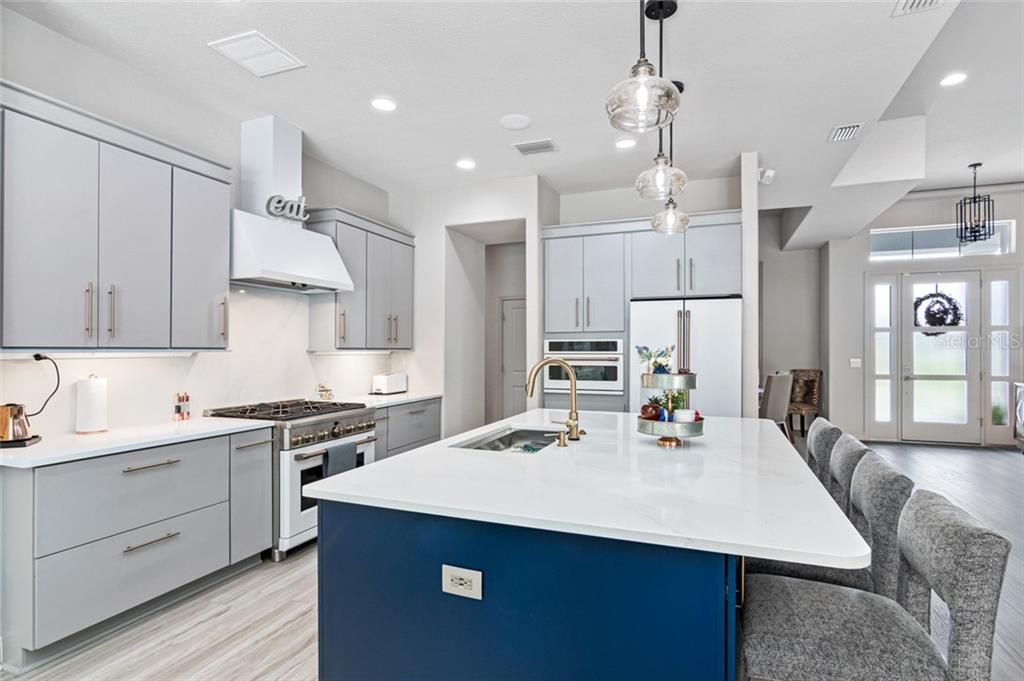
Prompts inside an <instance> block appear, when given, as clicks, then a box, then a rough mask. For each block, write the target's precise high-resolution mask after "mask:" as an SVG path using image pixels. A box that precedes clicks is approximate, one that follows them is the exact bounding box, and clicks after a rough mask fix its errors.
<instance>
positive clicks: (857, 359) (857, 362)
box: [850, 357, 861, 369]
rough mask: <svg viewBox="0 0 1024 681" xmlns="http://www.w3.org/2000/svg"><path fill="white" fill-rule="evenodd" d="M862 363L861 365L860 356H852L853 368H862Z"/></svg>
mask: <svg viewBox="0 0 1024 681" xmlns="http://www.w3.org/2000/svg"><path fill="white" fill-rule="evenodd" d="M860 365H861V361H860V357H851V358H850V368H851V369H860Z"/></svg>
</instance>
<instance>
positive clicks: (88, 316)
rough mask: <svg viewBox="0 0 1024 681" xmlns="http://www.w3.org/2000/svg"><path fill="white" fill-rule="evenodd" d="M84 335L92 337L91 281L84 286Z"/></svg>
mask: <svg viewBox="0 0 1024 681" xmlns="http://www.w3.org/2000/svg"><path fill="white" fill-rule="evenodd" d="M85 335H86V336H88V337H89V338H92V282H91V281H90V282H89V284H88V285H87V286H86V287H85Z"/></svg>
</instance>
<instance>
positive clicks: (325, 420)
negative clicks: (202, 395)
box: [203, 400, 377, 561]
mask: <svg viewBox="0 0 1024 681" xmlns="http://www.w3.org/2000/svg"><path fill="white" fill-rule="evenodd" d="M375 411H376V410H375V409H373V408H372V407H367V406H366V405H365V404H358V403H349V402H319V401H312V400H287V401H284V402H262V403H260V404H248V405H243V406H240V407H225V408H222V409H208V410H206V411H204V412H203V415H204V416H220V417H227V418H242V419H265V420H269V421H274V446H273V449H274V459H273V460H274V470H273V480H274V500H273V503H274V548H273V549H272V550H271V554H270V555H271V559H272V560H274V561H280V560H284V558H285V556H286V555H287V552H288V551H289V550H290V549H293V548H295V547H296V546H298V545H300V544H303V543H305V542H307V541H310V540H311V539H314V538H316V521H317V509H316V500H315V499H308V498H306V497H303V496H302V486H303V485H308V484H309V483H311V482H315V481H317V480H320V479H321V478H324V477H326V470H325V469H326V454H327V450H328V448H330V447H333V446H336V445H339V444H346V443H354V444H355V445H356V457H355V460H354V461H353V462H352V464H351V467H352V468H356V467H359V466H364V465H366V464H368V463H373V460H374V442H376V441H377V436H376V433H375V431H374V427H375V426H376V425H377V424H376V422H375V421H374V419H373V417H374V413H375Z"/></svg>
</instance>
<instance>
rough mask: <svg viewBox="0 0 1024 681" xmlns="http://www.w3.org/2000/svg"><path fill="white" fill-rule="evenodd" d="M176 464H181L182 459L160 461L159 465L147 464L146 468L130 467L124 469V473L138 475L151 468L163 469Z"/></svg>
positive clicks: (122, 470)
mask: <svg viewBox="0 0 1024 681" xmlns="http://www.w3.org/2000/svg"><path fill="white" fill-rule="evenodd" d="M176 463H181V459H167V461H158V462H157V463H147V464H146V465H145V466H128V467H127V468H122V469H121V472H122V473H137V472H139V471H148V470H149V469H150V468H162V467H163V466H170V465H173V464H176Z"/></svg>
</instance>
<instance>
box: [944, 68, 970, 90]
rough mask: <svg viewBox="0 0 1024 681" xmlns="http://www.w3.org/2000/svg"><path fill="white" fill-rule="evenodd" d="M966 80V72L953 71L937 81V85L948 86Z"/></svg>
mask: <svg viewBox="0 0 1024 681" xmlns="http://www.w3.org/2000/svg"><path fill="white" fill-rule="evenodd" d="M965 80H967V74H966V73H961V72H960V71H954V72H953V73H951V74H949V75H948V76H946V77H945V78H943V79H942V80H940V81H939V85H941V86H942V87H949V86H950V85H959V84H960V83H962V82H964V81H965Z"/></svg>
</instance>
